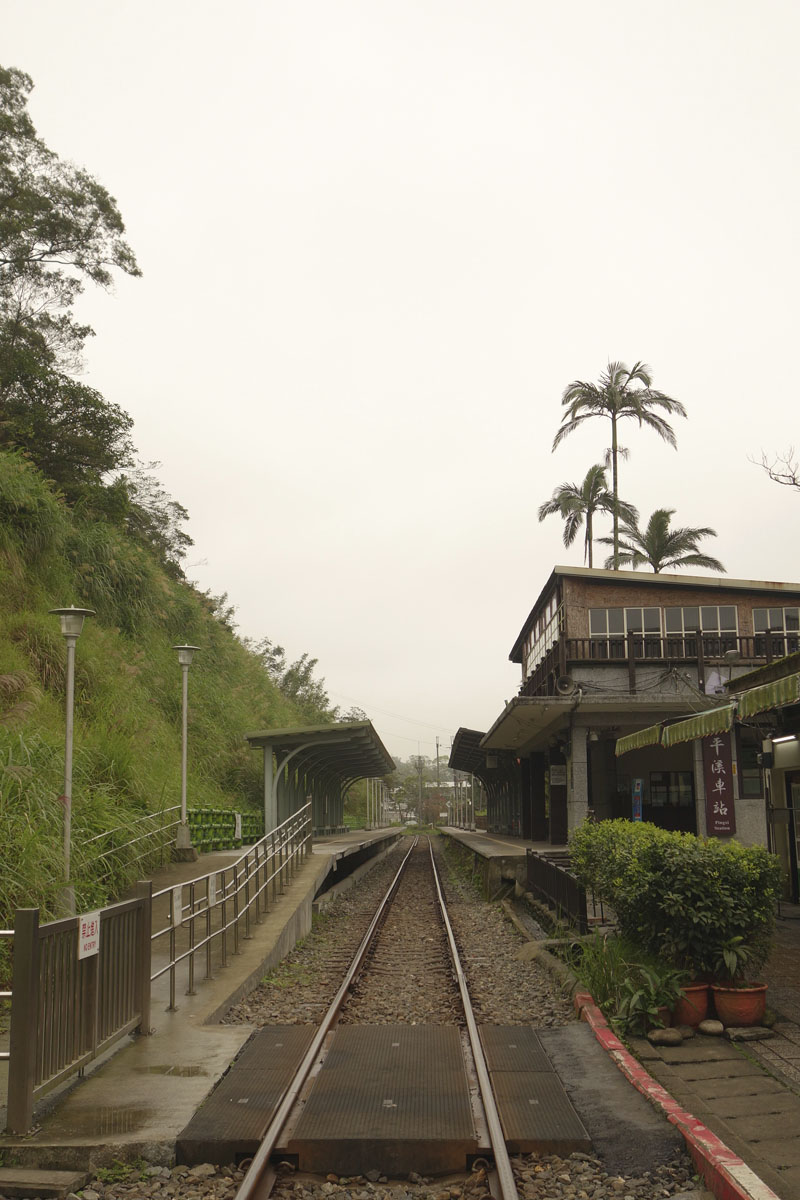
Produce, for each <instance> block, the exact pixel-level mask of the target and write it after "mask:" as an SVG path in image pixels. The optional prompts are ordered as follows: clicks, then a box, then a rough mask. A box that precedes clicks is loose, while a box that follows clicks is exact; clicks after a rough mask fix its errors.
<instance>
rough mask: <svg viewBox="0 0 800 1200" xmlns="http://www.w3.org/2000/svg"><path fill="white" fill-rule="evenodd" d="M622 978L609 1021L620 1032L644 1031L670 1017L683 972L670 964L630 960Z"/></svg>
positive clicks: (636, 1032)
mask: <svg viewBox="0 0 800 1200" xmlns="http://www.w3.org/2000/svg"><path fill="white" fill-rule="evenodd" d="M629 970H630V974H629V975H628V977H627V978H626V979H625V980H623V982H622V985H621V988H620V994H619V996H618V1000H617V1006H616V1011H615V1013H614V1015H613V1017H612V1024H613V1025H614V1026H615V1027H616V1028H617V1029H619V1030H620V1032H622V1033H634V1034H645V1033H647V1031H648V1030H649V1029H663V1028H664V1026H666V1025H669V1024H670V1022H671V1020H672V1010H673V1008H674V1006H675V1004H676V1002H677V1001H678V999H679V998H680V994H681V981H682V980H683V979H684V978H685V972H683V971H680V970H677V969H675V968H671V967H656V966H653V965H644V964H643V963H631V964H630V967H629Z"/></svg>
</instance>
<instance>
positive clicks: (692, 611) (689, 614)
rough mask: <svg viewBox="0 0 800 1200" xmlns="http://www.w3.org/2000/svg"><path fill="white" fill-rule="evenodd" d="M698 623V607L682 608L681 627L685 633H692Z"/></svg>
mask: <svg viewBox="0 0 800 1200" xmlns="http://www.w3.org/2000/svg"><path fill="white" fill-rule="evenodd" d="M699 624H700V609H699V608H685V609H684V610H683V627H684V629H685V630H686V632H687V633H694V631H695V629H697V627H698V626H699Z"/></svg>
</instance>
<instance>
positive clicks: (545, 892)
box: [527, 850, 589, 934]
mask: <svg viewBox="0 0 800 1200" xmlns="http://www.w3.org/2000/svg"><path fill="white" fill-rule="evenodd" d="M527 881H528V890H529V891H531V892H533V894H534V896H538V897H539V899H540V900H543V901H544V902H545V904H547V905H548V906H549V907H551V908H555V910H556V914H557V915H558V916H559V917H560V918H564V919H566V920H567V921H568V922H569V923H570V925H573V926H575V928H576V929H577V931H578V932H579V933H581V934H584V933H587V932H588V929H589V919H588V915H587V910H586V889H585V888H584V887H583V884H581V883H579V881H578V879H577V878H576V876H575V875H573V874H572V872H571V871H570V870H569V869H568V866H567V864H566V863H565V862H556V861H554V860H553V859H552V858H546V857H545V856H544V855H543V854H541V853H537V851H535V850H528V851H527Z"/></svg>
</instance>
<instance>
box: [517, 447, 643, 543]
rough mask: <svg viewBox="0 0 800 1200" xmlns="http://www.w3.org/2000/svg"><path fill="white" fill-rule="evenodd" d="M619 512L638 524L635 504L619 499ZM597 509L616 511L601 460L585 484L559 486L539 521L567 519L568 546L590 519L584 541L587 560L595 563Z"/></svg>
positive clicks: (565, 532) (588, 473) (541, 510)
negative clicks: (595, 517)
mask: <svg viewBox="0 0 800 1200" xmlns="http://www.w3.org/2000/svg"><path fill="white" fill-rule="evenodd" d="M619 511H620V513H621V514H622V515H623V517H624V519H625V520H626V521H631V522H633V523H634V524H635V523H636V521H637V520H638V519H639V514H638V512H637V511H636V509H635V508H634V507H633V506H632V505H631V504H626V503H625V501H624V500H620V502H619ZM596 512H614V496H613V494H612V493H611V492H610V491H609V490H608V480H607V479H606V468H605V467H604V466H602V464H601V463H595V465H594V466H593V467H590V468H589V470H588V471H587V472H586V478H585V479H584V481H583V483H562V484H560V486H559V487H557V488H556V489H555V491H554V492H553V495H552V496H551V497H550V499H549V500H547V501H545V503H544V504H542V505H541V506H540V508H539V520H540V521H543V520H544V519H545V517H549V516H552V515H553V513H558V514H559V516H560V517H562V518H563V521H564V545H565V546H571V545H572V543H573V542H574V541H575V538H576V537H577V536H578V530H579V529H580V527H581V525H583V523H584V520H585V521H586V534H585V537H584V542H583V561H584V562H586V561H587V559H588V562H589V566H590V567H591V565H592V518H593V516H594V514H595V513H596Z"/></svg>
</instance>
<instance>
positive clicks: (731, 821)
mask: <svg viewBox="0 0 800 1200" xmlns="http://www.w3.org/2000/svg"><path fill="white" fill-rule="evenodd" d="M702 746H703V779H704V781H705V785H706V831H707V832H708V834H709V835H710V836H712V837H714V836H721V835H726V834H733V833H736V812H735V809H734V806H733V757H732V754H731V735H730V734H729V733H715V734H712V736H711V737H706V738H703V741H702Z"/></svg>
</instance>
